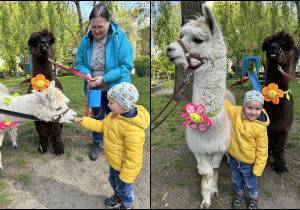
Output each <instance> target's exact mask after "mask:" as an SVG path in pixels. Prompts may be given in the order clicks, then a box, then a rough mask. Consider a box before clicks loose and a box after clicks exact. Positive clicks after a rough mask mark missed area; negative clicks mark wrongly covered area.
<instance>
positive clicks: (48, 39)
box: [28, 29, 64, 155]
mask: <svg viewBox="0 0 300 210" xmlns="http://www.w3.org/2000/svg"><path fill="white" fill-rule="evenodd" d="M54 43H55V36H54V35H53V33H52V32H51V31H49V30H48V29H43V30H42V31H39V32H34V33H32V34H31V36H30V38H29V40H28V47H29V49H30V52H31V56H32V77H36V76H37V75H38V74H43V75H44V76H45V78H46V79H48V80H49V81H52V80H54V81H55V85H56V87H57V88H59V89H60V90H61V91H63V87H62V84H61V83H60V81H59V80H58V79H57V78H56V77H55V76H54V75H53V74H52V63H51V62H50V61H48V58H49V57H50V58H51V59H53V57H54V49H53V46H52V44H54ZM31 90H32V85H30V86H29V88H28V93H31ZM34 123H35V127H36V131H37V133H38V135H39V144H40V146H39V148H38V151H39V152H40V153H45V152H47V147H48V139H49V137H50V141H51V142H52V147H53V151H54V153H55V154H56V155H61V154H63V153H64V144H63V142H62V140H61V132H62V128H63V124H60V123H57V122H37V121H35V122H34Z"/></svg>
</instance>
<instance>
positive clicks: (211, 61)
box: [166, 4, 235, 208]
mask: <svg viewBox="0 0 300 210" xmlns="http://www.w3.org/2000/svg"><path fill="white" fill-rule="evenodd" d="M202 8H203V17H201V16H200V17H198V18H197V19H196V20H190V21H189V22H188V23H186V24H185V25H183V26H182V28H181V31H180V35H181V37H182V39H181V40H178V41H177V42H174V43H172V44H170V45H169V46H168V47H167V49H166V56H167V57H168V58H169V60H170V61H171V62H172V63H174V64H175V65H182V66H183V67H184V68H185V69H195V70H192V71H193V72H194V83H193V96H192V102H193V104H194V105H195V106H198V105H203V106H204V111H203V113H204V114H205V115H207V114H210V113H214V112H216V111H218V110H220V112H218V113H217V114H215V115H214V116H212V117H209V118H210V120H211V122H212V125H211V127H209V128H208V129H207V130H206V131H204V132H201V131H199V130H198V129H197V130H194V129H191V128H190V126H186V141H187V144H188V147H189V149H190V150H191V151H192V152H193V154H194V155H195V157H196V159H197V163H198V166H197V168H198V172H199V174H200V175H202V182H201V194H202V197H203V201H202V203H201V206H200V207H201V208H204V207H206V208H209V207H210V205H211V196H214V195H217V196H218V193H219V191H218V188H217V180H218V173H217V170H216V169H217V168H218V167H219V165H220V163H221V161H222V157H223V155H224V154H225V153H226V152H227V150H228V147H229V143H230V138H231V121H230V119H229V118H228V116H227V112H226V107H225V106H224V99H227V100H229V101H230V102H231V103H232V104H233V105H235V99H234V96H233V95H232V93H231V92H230V91H229V90H227V89H226V72H227V71H226V68H227V67H226V65H227V61H226V53H227V51H226V46H225V43H224V40H223V36H222V32H221V31H220V28H219V26H218V24H217V22H216V20H215V18H214V15H213V13H212V11H211V10H210V9H209V7H208V6H206V5H205V4H203V5H202ZM184 48H186V49H184ZM184 51H185V52H184ZM186 56H187V57H186ZM188 56H190V58H188ZM197 57H199V59H197ZM200 57H201V58H200ZM199 60H202V61H201V62H200V61H199ZM202 62H203V64H202V65H201V63H202Z"/></svg>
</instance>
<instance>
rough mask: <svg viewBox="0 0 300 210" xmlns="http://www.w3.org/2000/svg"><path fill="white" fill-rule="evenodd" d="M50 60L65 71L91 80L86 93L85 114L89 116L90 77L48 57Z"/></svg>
mask: <svg viewBox="0 0 300 210" xmlns="http://www.w3.org/2000/svg"><path fill="white" fill-rule="evenodd" d="M48 60H49V61H50V62H52V63H53V64H54V65H55V66H57V67H58V68H60V69H62V70H65V71H67V72H70V73H71V74H75V75H77V76H80V77H83V78H85V79H87V81H89V82H88V85H87V93H86V100H87V103H86V111H85V116H86V117H88V115H89V103H88V102H89V97H88V96H89V89H90V87H91V83H92V82H91V81H90V79H89V78H88V77H87V76H86V75H84V74H82V73H80V72H78V71H74V70H72V69H68V68H66V67H64V66H62V65H59V64H58V63H55V62H54V61H53V60H52V59H51V58H48Z"/></svg>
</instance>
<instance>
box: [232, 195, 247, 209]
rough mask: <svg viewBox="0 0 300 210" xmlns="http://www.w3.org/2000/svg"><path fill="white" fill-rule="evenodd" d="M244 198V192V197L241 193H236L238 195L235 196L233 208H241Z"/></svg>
mask: <svg viewBox="0 0 300 210" xmlns="http://www.w3.org/2000/svg"><path fill="white" fill-rule="evenodd" d="M243 199H244V194H243V196H242V197H241V196H240V195H238V194H236V195H235V196H234V200H233V204H232V208H233V209H238V208H240V207H241V205H242V202H243Z"/></svg>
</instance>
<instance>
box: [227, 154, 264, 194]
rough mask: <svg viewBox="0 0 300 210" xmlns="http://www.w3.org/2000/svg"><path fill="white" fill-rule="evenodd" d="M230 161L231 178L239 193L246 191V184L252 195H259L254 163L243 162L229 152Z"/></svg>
mask: <svg viewBox="0 0 300 210" xmlns="http://www.w3.org/2000/svg"><path fill="white" fill-rule="evenodd" d="M229 163H230V169H231V179H232V182H233V184H234V190H235V192H236V193H238V194H243V193H244V185H245V186H246V187H247V189H248V192H249V195H250V197H257V195H258V189H257V180H256V176H255V175H254V174H253V172H252V170H253V165H254V164H247V163H242V162H240V161H238V160H236V159H235V158H234V157H232V156H231V155H230V154H229Z"/></svg>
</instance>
